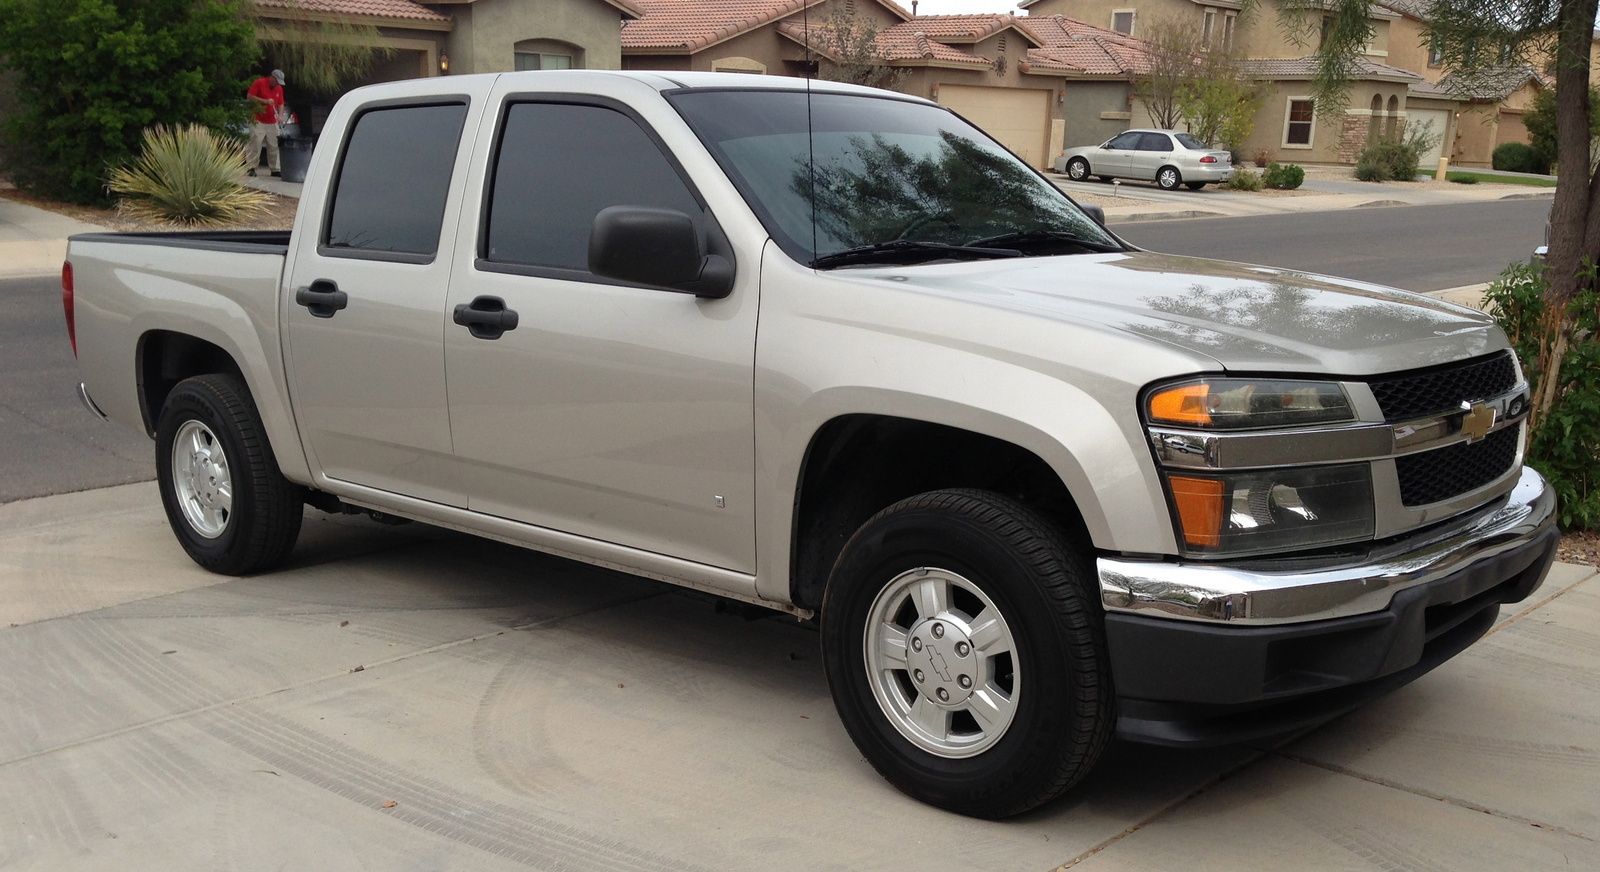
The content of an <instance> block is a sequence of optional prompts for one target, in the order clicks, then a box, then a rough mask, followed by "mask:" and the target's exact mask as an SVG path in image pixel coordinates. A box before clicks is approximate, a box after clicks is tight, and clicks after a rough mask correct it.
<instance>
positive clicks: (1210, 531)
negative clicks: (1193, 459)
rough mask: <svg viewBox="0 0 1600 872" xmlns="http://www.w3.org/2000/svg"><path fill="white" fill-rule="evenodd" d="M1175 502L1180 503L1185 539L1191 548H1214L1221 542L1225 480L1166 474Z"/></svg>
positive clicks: (1178, 504)
mask: <svg viewBox="0 0 1600 872" xmlns="http://www.w3.org/2000/svg"><path fill="white" fill-rule="evenodd" d="M1167 486H1168V487H1169V488H1171V490H1172V502H1173V503H1174V504H1175V505H1176V506H1177V507H1178V525H1179V526H1180V527H1182V528H1183V541H1184V543H1185V544H1187V545H1189V546H1190V547H1192V548H1215V547H1217V546H1218V545H1220V544H1221V543H1222V514H1223V506H1222V480H1221V479H1216V478H1191V477H1189V476H1186V475H1169V476H1167Z"/></svg>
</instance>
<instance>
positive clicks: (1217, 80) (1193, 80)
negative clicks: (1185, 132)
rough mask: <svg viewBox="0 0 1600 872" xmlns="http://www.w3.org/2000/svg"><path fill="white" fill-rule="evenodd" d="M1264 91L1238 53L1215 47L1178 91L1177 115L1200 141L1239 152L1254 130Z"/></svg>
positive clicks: (1199, 61) (1207, 52)
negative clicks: (1217, 144)
mask: <svg viewBox="0 0 1600 872" xmlns="http://www.w3.org/2000/svg"><path fill="white" fill-rule="evenodd" d="M1263 99H1265V92H1264V91H1263V90H1262V87H1261V84H1260V83H1259V82H1257V81H1256V80H1255V79H1254V78H1253V77H1252V76H1251V75H1250V74H1249V73H1248V72H1247V71H1246V69H1245V66H1244V62H1243V60H1242V59H1241V58H1240V57H1239V56H1238V55H1237V54H1235V53H1233V52H1229V51H1223V50H1222V49H1220V48H1213V49H1211V50H1209V51H1206V52H1203V53H1201V54H1200V55H1199V57H1198V58H1197V59H1196V61H1195V63H1194V66H1193V72H1192V74H1191V75H1189V76H1188V77H1187V78H1186V79H1185V80H1184V81H1183V83H1182V84H1181V85H1180V86H1179V88H1178V114H1179V115H1181V116H1182V117H1183V121H1184V123H1185V124H1186V125H1188V127H1189V132H1190V133H1193V134H1194V135H1195V137H1196V138H1198V139H1199V140H1200V141H1202V142H1204V143H1206V144H1207V145H1211V144H1214V143H1221V144H1222V145H1224V146H1226V147H1227V148H1229V149H1230V150H1237V149H1238V148H1239V147H1240V146H1241V145H1243V144H1244V141H1245V140H1246V139H1248V138H1249V137H1250V131H1251V130H1252V129H1253V128H1254V127H1255V123H1256V112H1257V111H1259V110H1260V109H1261V101H1262V100H1263Z"/></svg>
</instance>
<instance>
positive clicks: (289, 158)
mask: <svg viewBox="0 0 1600 872" xmlns="http://www.w3.org/2000/svg"><path fill="white" fill-rule="evenodd" d="M311 145H312V142H311V140H310V139H307V138H304V137H299V136H280V137H278V169H279V172H281V173H282V174H283V180H284V181H286V182H303V181H305V180H306V170H307V169H309V168H310V167H311Z"/></svg>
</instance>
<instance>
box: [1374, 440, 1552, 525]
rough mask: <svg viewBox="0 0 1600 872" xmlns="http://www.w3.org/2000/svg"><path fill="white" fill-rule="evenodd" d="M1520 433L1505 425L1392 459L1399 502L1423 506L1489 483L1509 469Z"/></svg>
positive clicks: (1515, 454) (1514, 460) (1515, 456)
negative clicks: (1480, 437) (1471, 438)
mask: <svg viewBox="0 0 1600 872" xmlns="http://www.w3.org/2000/svg"><path fill="white" fill-rule="evenodd" d="M1521 435H1522V428H1521V427H1507V428H1505V429H1504V430H1501V431H1499V432H1497V433H1491V434H1489V436H1488V438H1486V439H1484V440H1482V441H1481V442H1474V443H1471V444H1468V443H1466V442H1458V443H1456V444H1455V445H1451V446H1450V447H1448V448H1439V449H1435V450H1433V451H1424V452H1422V453H1421V454H1408V455H1406V456H1405V457H1397V458H1395V461H1394V468H1395V472H1397V473H1399V474H1400V502H1402V503H1404V504H1406V505H1408V506H1425V505H1428V504H1429V503H1437V502H1439V501H1440V500H1448V499H1450V498H1451V497H1455V496H1460V495H1461V494H1464V493H1466V492H1467V491H1470V490H1473V489H1474V488H1480V487H1483V486H1484V485H1486V484H1489V483H1490V482H1492V481H1494V480H1495V479H1497V478H1499V477H1500V476H1502V475H1505V474H1506V473H1507V472H1508V471H1510V469H1511V465H1512V464H1513V463H1515V462H1516V460H1517V441H1518V439H1520V438H1521Z"/></svg>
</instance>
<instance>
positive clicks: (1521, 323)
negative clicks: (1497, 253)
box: [1484, 264, 1600, 530]
mask: <svg viewBox="0 0 1600 872" xmlns="http://www.w3.org/2000/svg"><path fill="white" fill-rule="evenodd" d="M1545 292H1546V285H1545V281H1544V275H1543V268H1542V266H1540V265H1529V264H1512V265H1511V266H1510V267H1508V268H1506V271H1505V272H1503V273H1501V274H1500V278H1499V279H1497V280H1496V281H1495V282H1494V284H1492V285H1490V286H1489V290H1488V291H1487V292H1486V293H1485V294H1484V299H1485V300H1486V301H1488V302H1489V303H1491V304H1493V314H1494V318H1495V321H1497V322H1499V324H1500V327H1501V329H1503V330H1505V332H1506V335H1507V336H1509V337H1510V338H1511V344H1512V347H1513V348H1515V349H1516V351H1517V356H1518V357H1519V358H1521V359H1522V369H1523V372H1524V373H1525V374H1526V376H1527V378H1528V382H1529V384H1532V385H1536V386H1537V385H1538V384H1539V375H1540V373H1539V371H1538V364H1539V361H1538V353H1539V336H1540V331H1541V320H1542V318H1543V317H1544V311H1545ZM1568 311H1569V317H1570V318H1571V329H1572V339H1571V342H1570V344H1569V345H1568V347H1567V353H1566V357H1565V358H1564V359H1563V360H1562V363H1561V376H1560V381H1559V383H1558V385H1557V388H1556V396H1555V403H1554V405H1552V406H1551V408H1550V411H1549V412H1548V413H1547V414H1546V415H1545V417H1544V420H1543V421H1542V422H1541V423H1540V425H1539V429H1538V430H1537V431H1536V432H1534V433H1533V436H1532V439H1531V440H1530V443H1529V445H1528V463H1529V465H1531V466H1532V467H1533V468H1534V469H1537V470H1539V472H1541V473H1543V474H1544V476H1545V478H1547V479H1549V480H1550V483H1551V485H1553V486H1554V488H1555V491H1556V496H1557V498H1558V500H1559V502H1560V506H1561V509H1560V511H1561V517H1560V521H1561V526H1562V527H1564V528H1566V529H1568V530H1574V529H1590V528H1594V527H1597V526H1600V293H1597V292H1596V291H1594V290H1588V291H1584V292H1582V293H1580V294H1578V295H1577V297H1576V298H1574V299H1573V300H1572V302H1571V307H1570V309H1569V310H1568Z"/></svg>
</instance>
